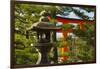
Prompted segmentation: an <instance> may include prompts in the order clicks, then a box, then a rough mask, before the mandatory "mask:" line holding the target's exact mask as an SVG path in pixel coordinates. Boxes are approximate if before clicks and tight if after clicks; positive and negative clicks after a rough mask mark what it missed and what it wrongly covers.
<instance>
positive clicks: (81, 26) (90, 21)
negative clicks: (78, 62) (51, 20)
mask: <svg viewBox="0 0 100 69" xmlns="http://www.w3.org/2000/svg"><path fill="white" fill-rule="evenodd" d="M56 20H57V22H62V23H63V24H69V23H74V24H78V25H79V26H80V29H81V30H84V27H83V23H84V22H87V23H89V24H93V22H94V20H82V19H71V18H63V17H59V16H57V17H56ZM58 32H62V33H63V36H64V38H67V34H68V33H70V32H73V30H72V29H68V30H66V31H65V30H62V29H61V30H58ZM65 45H66V47H62V48H61V49H60V50H61V53H62V54H64V52H67V51H68V48H67V43H64V46H65ZM67 58H68V57H67V56H62V57H61V60H62V61H64V60H67Z"/></svg>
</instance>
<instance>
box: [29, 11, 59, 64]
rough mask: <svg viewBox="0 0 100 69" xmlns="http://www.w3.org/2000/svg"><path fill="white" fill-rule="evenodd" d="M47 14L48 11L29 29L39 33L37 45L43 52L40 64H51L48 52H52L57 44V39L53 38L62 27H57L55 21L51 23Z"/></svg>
mask: <svg viewBox="0 0 100 69" xmlns="http://www.w3.org/2000/svg"><path fill="white" fill-rule="evenodd" d="M46 14H47V12H44V13H43V14H42V16H41V17H40V21H39V22H38V23H37V24H36V25H32V27H31V28H30V29H28V30H32V31H36V33H37V39H38V42H37V43H36V45H35V47H36V48H38V49H39V51H40V53H41V60H40V61H39V64H50V62H49V59H48V52H50V50H51V48H52V47H53V46H55V45H54V42H55V40H54V39H53V37H54V33H55V32H56V31H57V30H59V29H60V27H56V26H55V24H54V23H49V19H48V17H47V15H46Z"/></svg>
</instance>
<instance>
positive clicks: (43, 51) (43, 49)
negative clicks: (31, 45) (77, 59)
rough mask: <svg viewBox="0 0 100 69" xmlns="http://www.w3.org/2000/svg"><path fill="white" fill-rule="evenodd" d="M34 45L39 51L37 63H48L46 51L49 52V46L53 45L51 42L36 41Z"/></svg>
mask: <svg viewBox="0 0 100 69" xmlns="http://www.w3.org/2000/svg"><path fill="white" fill-rule="evenodd" d="M36 47H37V48H38V49H39V51H40V53H41V60H40V62H39V64H50V62H49V59H48V52H50V50H51V48H52V47H53V43H38V44H37V45H36ZM39 58H40V57H39Z"/></svg>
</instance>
